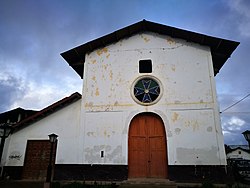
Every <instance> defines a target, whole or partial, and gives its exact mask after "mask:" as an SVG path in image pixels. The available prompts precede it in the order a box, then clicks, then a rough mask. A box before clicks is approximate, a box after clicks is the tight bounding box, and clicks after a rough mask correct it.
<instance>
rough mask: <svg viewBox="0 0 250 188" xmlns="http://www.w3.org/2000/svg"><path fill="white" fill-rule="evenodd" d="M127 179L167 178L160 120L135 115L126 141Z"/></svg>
mask: <svg viewBox="0 0 250 188" xmlns="http://www.w3.org/2000/svg"><path fill="white" fill-rule="evenodd" d="M128 145H129V149H128V177H129V178H167V144H166V134H165V128H164V125H163V122H162V120H161V118H160V117H159V116H157V115H155V114H151V113H143V114H139V115H137V116H136V117H135V118H134V119H133V120H132V121H131V124H130V128H129V141H128Z"/></svg>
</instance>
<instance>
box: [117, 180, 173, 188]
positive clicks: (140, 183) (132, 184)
mask: <svg viewBox="0 0 250 188" xmlns="http://www.w3.org/2000/svg"><path fill="white" fill-rule="evenodd" d="M151 187H152V188H177V185H176V184H175V182H172V181H169V180H168V179H154V178H146V179H145V178H143V179H140V178H135V179H129V180H127V181H124V182H122V183H121V184H120V185H119V188H151Z"/></svg>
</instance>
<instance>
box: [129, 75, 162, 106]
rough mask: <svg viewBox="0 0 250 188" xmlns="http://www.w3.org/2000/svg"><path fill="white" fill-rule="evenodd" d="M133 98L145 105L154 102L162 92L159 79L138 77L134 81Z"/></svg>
mask: <svg viewBox="0 0 250 188" xmlns="http://www.w3.org/2000/svg"><path fill="white" fill-rule="evenodd" d="M133 88H134V91H133V96H134V97H133V98H134V99H135V100H136V102H139V103H140V104H144V105H150V104H154V103H156V102H157V101H158V99H159V96H160V94H161V88H160V85H159V81H157V80H156V79H155V78H152V77H143V78H140V79H137V80H136V81H135V83H134V87H133Z"/></svg>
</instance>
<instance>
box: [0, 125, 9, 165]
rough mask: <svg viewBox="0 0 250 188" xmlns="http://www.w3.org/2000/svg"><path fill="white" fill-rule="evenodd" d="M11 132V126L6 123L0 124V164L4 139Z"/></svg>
mask: <svg viewBox="0 0 250 188" xmlns="http://www.w3.org/2000/svg"><path fill="white" fill-rule="evenodd" d="M10 132H11V126H10V124H8V123H4V124H1V125H0V138H1V144H0V164H1V160H2V155H3V148H4V143H5V139H6V138H7V137H8V136H9V135H10Z"/></svg>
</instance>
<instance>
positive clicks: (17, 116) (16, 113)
mask: <svg viewBox="0 0 250 188" xmlns="http://www.w3.org/2000/svg"><path fill="white" fill-rule="evenodd" d="M36 112H37V111H35V110H25V109H23V108H20V107H19V108H15V109H13V110H9V111H7V112H3V113H1V114H0V124H1V123H10V124H14V123H17V122H19V121H21V120H22V119H25V118H26V117H28V116H31V115H32V114H35V113H36Z"/></svg>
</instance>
